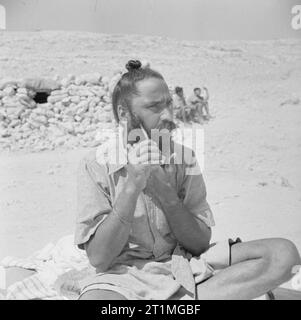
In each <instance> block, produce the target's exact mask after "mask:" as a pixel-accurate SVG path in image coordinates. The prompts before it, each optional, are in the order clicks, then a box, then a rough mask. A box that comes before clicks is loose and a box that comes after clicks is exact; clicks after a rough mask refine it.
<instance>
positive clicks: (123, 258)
mask: <svg viewBox="0 0 301 320" xmlns="http://www.w3.org/2000/svg"><path fill="white" fill-rule="evenodd" d="M114 143H116V139H115V138H113V140H112V139H111V140H109V141H108V142H107V143H105V144H104V145H102V146H101V147H99V148H98V149H96V150H93V151H92V152H90V153H88V154H87V156H86V157H84V158H83V159H82V160H81V162H80V165H79V170H78V190H77V192H78V198H77V210H78V211H77V219H76V229H75V244H76V245H77V246H78V247H79V248H80V249H83V248H84V247H83V245H84V243H85V242H87V241H88V240H89V238H90V237H91V236H92V235H93V234H94V233H95V231H96V229H97V228H98V227H99V226H100V225H101V224H102V222H103V221H104V220H105V219H106V217H107V216H108V215H109V214H110V213H111V212H112V207H113V205H114V202H115V201H116V199H117V197H118V194H119V193H120V192H121V191H122V190H123V186H124V184H125V181H126V178H127V172H126V168H125V164H124V163H121V164H114V163H113V164H112V162H111V160H110V159H109V158H110V157H108V153H109V152H108V151H109V150H110V149H111V148H112V146H113V145H114ZM178 146H180V145H178ZM180 147H183V146H180ZM183 148H186V147H183ZM186 149H187V148H186ZM178 150H179V149H178ZM123 152H126V151H125V149H123ZM190 154H191V153H190ZM177 156H178V154H176V157H177ZM100 159H101V160H100ZM190 160H191V161H189V164H188V163H187V162H186V161H185V162H184V163H183V164H175V165H174V166H175V170H174V171H173V174H172V175H171V177H170V178H171V182H172V184H173V186H174V188H175V189H176V190H177V192H178V196H179V198H180V199H181V200H182V201H183V204H184V205H185V207H186V208H187V209H188V210H189V212H190V213H191V214H192V215H193V216H194V218H195V221H196V222H197V223H205V224H206V225H207V226H208V227H211V226H214V219H213V216H212V212H211V210H210V207H209V205H208V203H207V200H206V188H205V183H204V180H203V176H202V174H201V173H200V172H199V173H198V174H196V172H195V171H189V170H187V169H191V167H193V166H197V165H198V164H197V163H196V161H193V160H194V159H193V157H192V159H190ZM187 172H188V174H187ZM191 172H193V174H190V173H191ZM176 248H177V252H178V249H179V246H178V242H177V239H176V238H175V236H174V235H173V233H172V231H171V229H170V227H169V225H168V222H167V220H166V217H165V214H164V209H163V208H162V207H161V206H160V204H159V203H156V202H155V200H154V199H153V198H152V196H151V194H150V193H149V192H148V190H147V188H146V189H144V190H143V191H142V192H141V194H140V195H139V197H138V200H137V205H136V210H135V212H134V219H133V223H132V227H131V230H130V235H129V239H128V242H127V244H126V245H125V246H124V248H123V250H122V252H121V253H120V255H119V256H118V257H116V258H115V260H114V261H113V262H112V266H114V265H115V264H117V263H119V264H123V263H124V264H127V263H129V262H130V261H131V260H135V259H137V258H139V259H146V260H150V261H151V260H154V261H162V260H164V259H167V258H171V256H172V254H173V252H174V250H175V249H176ZM175 268H176V269H177V268H178V269H179V270H180V269H181V268H182V267H177V266H176V267H175ZM182 269H183V268H182ZM180 273H181V275H183V276H184V277H185V276H187V272H180ZM190 280H191V279H190ZM185 281H186V280H183V282H185Z"/></svg>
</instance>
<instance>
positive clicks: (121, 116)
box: [117, 105, 128, 121]
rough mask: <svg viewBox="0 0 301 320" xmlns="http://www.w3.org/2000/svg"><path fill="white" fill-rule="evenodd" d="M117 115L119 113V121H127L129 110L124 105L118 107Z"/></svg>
mask: <svg viewBox="0 0 301 320" xmlns="http://www.w3.org/2000/svg"><path fill="white" fill-rule="evenodd" d="M117 113H118V118H119V121H126V120H127V119H128V110H127V108H125V107H123V106H122V105H118V107H117Z"/></svg>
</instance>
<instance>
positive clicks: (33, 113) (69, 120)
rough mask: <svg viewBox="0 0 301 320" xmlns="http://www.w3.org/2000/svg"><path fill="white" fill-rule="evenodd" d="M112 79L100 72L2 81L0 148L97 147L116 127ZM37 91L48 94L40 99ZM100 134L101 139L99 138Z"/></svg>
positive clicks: (37, 149)
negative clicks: (42, 99) (104, 132)
mask: <svg viewBox="0 0 301 320" xmlns="http://www.w3.org/2000/svg"><path fill="white" fill-rule="evenodd" d="M111 83H112V80H110V79H108V78H106V77H101V76H100V75H99V74H98V73H93V74H85V75H80V76H74V75H68V76H67V77H66V78H63V79H60V78H57V79H55V80H53V79H25V80H17V81H11V80H2V81H1V82H0V150H1V149H2V150H3V149H8V150H19V149H26V150H30V151H40V150H46V149H54V148H57V147H60V146H65V147H70V148H73V147H77V146H83V147H93V146H96V145H98V144H100V143H102V142H103V141H104V140H106V139H107V137H106V136H105V135H101V134H97V133H98V132H99V130H103V129H108V128H112V127H113V122H112V121H113V113H112V106H111V98H110V84H111ZM37 93H43V94H44V95H46V101H45V102H44V103H37V102H35V97H36V95H37ZM96 137H97V139H96Z"/></svg>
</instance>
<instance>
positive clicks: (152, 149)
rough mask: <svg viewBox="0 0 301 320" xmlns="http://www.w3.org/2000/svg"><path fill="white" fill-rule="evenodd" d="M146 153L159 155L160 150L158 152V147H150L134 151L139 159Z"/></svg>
mask: <svg viewBox="0 0 301 320" xmlns="http://www.w3.org/2000/svg"><path fill="white" fill-rule="evenodd" d="M147 153H160V150H159V148H158V146H153V145H151V146H143V147H141V148H140V149H138V150H137V151H136V154H137V155H138V156H140V157H141V156H142V155H143V154H147Z"/></svg>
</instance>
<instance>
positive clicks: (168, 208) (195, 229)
mask: <svg viewBox="0 0 301 320" xmlns="http://www.w3.org/2000/svg"><path fill="white" fill-rule="evenodd" d="M163 189H164V190H163ZM163 189H162V191H161V192H160V194H157V195H156V197H157V198H158V200H159V201H160V203H161V206H162V208H163V210H164V213H165V216H166V219H167V221H168V224H169V226H170V228H171V230H172V232H173V234H174V236H175V237H176V239H177V240H178V241H179V243H180V244H181V245H182V246H183V247H184V248H185V249H186V250H188V251H189V252H190V253H192V254H193V255H196V256H197V255H200V254H201V253H203V252H204V251H206V250H207V249H208V247H209V243H210V239H211V229H210V228H209V227H208V226H207V225H206V224H205V223H203V222H202V221H200V220H197V219H196V218H195V217H194V216H193V214H192V213H190V212H189V210H187V209H186V208H185V206H184V205H183V202H182V201H181V200H180V199H179V197H178V195H177V193H176V191H175V190H174V189H172V188H170V187H165V188H163ZM166 198H168V201H166Z"/></svg>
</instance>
